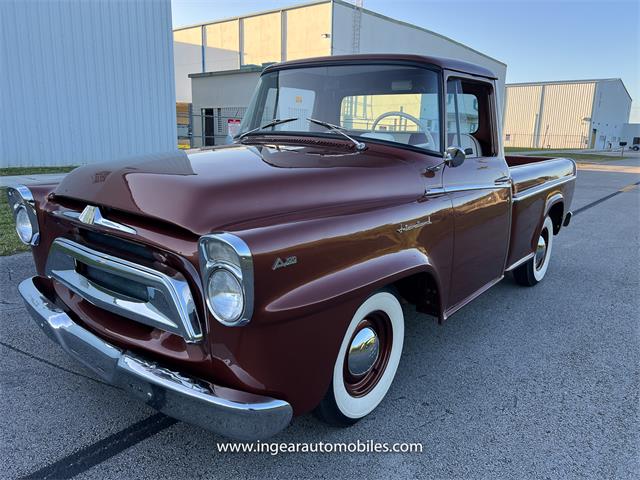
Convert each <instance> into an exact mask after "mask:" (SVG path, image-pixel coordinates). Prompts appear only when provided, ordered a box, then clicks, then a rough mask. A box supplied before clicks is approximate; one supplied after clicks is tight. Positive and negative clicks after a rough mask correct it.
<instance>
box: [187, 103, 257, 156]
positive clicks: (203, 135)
mask: <svg viewBox="0 0 640 480" xmlns="http://www.w3.org/2000/svg"><path fill="white" fill-rule="evenodd" d="M246 111H247V108H246V107H199V106H193V105H191V104H178V106H177V108H176V119H177V125H178V147H179V148H200V147H212V146H214V145H225V144H227V143H230V140H231V137H232V136H233V135H234V134H235V133H236V131H234V128H235V129H237V128H238V127H239V124H240V121H241V120H242V118H243V117H244V114H245V112H246ZM230 130H231V131H230Z"/></svg>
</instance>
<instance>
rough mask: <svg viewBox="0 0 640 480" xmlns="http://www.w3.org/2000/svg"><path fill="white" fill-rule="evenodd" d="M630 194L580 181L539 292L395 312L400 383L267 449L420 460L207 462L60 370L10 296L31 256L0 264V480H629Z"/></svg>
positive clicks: (594, 180)
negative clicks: (401, 324)
mask: <svg viewBox="0 0 640 480" xmlns="http://www.w3.org/2000/svg"><path fill="white" fill-rule="evenodd" d="M639 180H640V174H638V173H619V172H597V171H580V172H579V177H578V183H577V188H576V195H575V198H574V203H573V210H574V211H575V212H577V214H576V216H575V217H574V218H573V221H572V223H571V226H570V227H569V228H567V229H566V230H564V231H563V232H562V234H561V235H560V236H559V237H556V241H555V242H554V251H553V258H552V261H551V265H550V267H549V271H548V273H547V277H546V278H545V280H544V282H542V283H541V284H539V285H538V286H536V287H534V288H523V287H519V286H517V285H515V283H514V282H513V281H512V280H511V279H510V278H509V277H507V278H505V280H503V281H502V282H501V283H500V284H498V285H497V286H495V287H494V288H492V289H491V290H490V291H488V292H487V293H485V294H483V295H482V296H481V297H479V298H478V299H477V300H475V301H474V302H473V303H472V304H470V305H468V306H467V307H465V308H463V309H462V310H461V311H460V312H458V313H457V314H456V315H455V316H453V317H452V318H451V319H450V320H449V321H448V322H447V323H445V324H444V325H442V326H438V325H437V324H436V323H435V322H434V320H433V319H432V318H431V317H427V316H424V315H420V314H417V313H415V312H414V311H412V310H411V309H409V308H407V309H405V315H406V322H407V325H406V339H405V350H404V353H403V358H402V361H401V363H400V368H399V372H398V376H397V377H396V380H395V382H394V384H393V386H392V388H391V391H390V393H389V395H388V396H387V398H386V399H385V400H384V401H383V403H382V404H381V405H380V407H379V408H378V409H377V410H376V411H375V412H374V413H373V414H372V415H371V416H370V417H368V418H367V419H365V420H363V421H361V422H360V423H358V424H356V425H355V426H353V427H351V428H349V429H335V428H331V427H327V426H325V425H324V424H322V423H320V422H319V421H318V420H316V419H315V418H314V417H313V416H311V415H308V416H304V417H302V418H298V419H295V420H294V422H293V424H292V425H291V426H290V427H289V428H288V429H287V430H285V431H284V432H283V433H281V434H280V435H278V436H277V437H275V438H274V439H273V441H278V442H314V441H325V442H350V441H357V440H360V441H367V440H374V441H386V442H421V443H423V445H424V450H423V452H422V453H419V454H418V453H406V454H390V453H388V454H380V453H377V454H376V453H369V454H357V453H352V454H346V453H345V454H325V455H321V454H281V455H279V456H272V455H269V454H268V453H262V454H238V453H236V454H232V453H226V454H222V453H219V452H218V451H217V450H216V442H218V441H225V440H224V439H222V438H221V437H217V436H215V435H213V434H211V433H209V432H207V431H204V430H201V429H198V428H196V427H192V426H190V425H187V424H184V423H180V422H174V421H173V420H171V419H168V418H166V417H164V416H162V415H160V414H157V413H156V412H155V411H153V410H152V409H151V408H149V407H147V406H146V405H144V404H141V403H139V402H137V401H134V400H131V399H129V398H128V397H126V396H125V395H123V394H122V393H121V392H120V391H119V390H117V389H115V388H113V387H110V386H108V385H105V384H103V383H101V382H100V381H99V380H96V379H95V378H93V377H92V374H91V373H89V372H88V371H86V370H84V369H83V368H81V367H80V366H79V365H77V364H75V363H74V362H73V361H72V360H71V359H69V358H67V356H66V355H65V354H64V353H62V351H61V350H60V349H59V348H58V347H57V346H56V345H54V344H53V343H52V342H51V341H49V340H48V339H47V338H46V337H45V336H44V334H43V333H42V332H41V331H40V330H39V328H38V327H37V326H36V325H35V324H34V323H33V322H32V321H31V319H30V318H28V315H27V313H26V311H25V309H24V308H23V306H22V302H21V300H20V299H19V297H18V293H17V290H16V285H17V284H18V282H19V281H20V280H22V279H23V278H26V277H27V276H30V275H32V274H33V267H32V261H31V257H30V255H29V254H20V255H15V256H11V257H0V276H1V278H2V279H3V280H2V284H1V288H0V317H1V321H0V355H1V357H0V358H2V362H0V370H1V371H0V385H1V387H2V388H1V392H0V393H1V394H0V440H1V441H0V443H1V444H0V457H1V458H2V459H3V461H2V462H1V463H0V476H1V477H2V478H16V477H24V476H31V477H32V478H35V477H38V478H43V477H44V478H61V477H65V476H66V477H68V476H72V475H78V478H123V477H124V478H167V477H173V478H185V477H201V478H204V477H206V478H225V479H231V478H271V477H277V478H300V477H309V476H312V477H329V478H344V477H349V478H378V477H383V478H395V477H397V478H472V479H476V478H518V479H520V478H569V477H573V478H578V477H580V478H640V296H639V293H638V292H639V286H640V273H639V266H640V249H639V245H640V238H639V233H640V188H638V185H637V182H638V181H639ZM634 184H636V185H635V186H633V185H634ZM625 187H626V188H625Z"/></svg>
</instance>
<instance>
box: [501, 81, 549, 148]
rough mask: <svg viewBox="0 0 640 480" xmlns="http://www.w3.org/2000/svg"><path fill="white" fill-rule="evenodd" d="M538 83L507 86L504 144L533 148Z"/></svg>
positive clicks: (538, 106)
mask: <svg viewBox="0 0 640 480" xmlns="http://www.w3.org/2000/svg"><path fill="white" fill-rule="evenodd" d="M541 93H542V87H541V86H540V85H527V86H521V87H507V89H506V106H505V116H504V146H505V147H526V148H533V147H535V145H534V132H535V130H536V124H537V122H538V114H539V111H540V95H541Z"/></svg>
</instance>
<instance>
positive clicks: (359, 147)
mask: <svg viewBox="0 0 640 480" xmlns="http://www.w3.org/2000/svg"><path fill="white" fill-rule="evenodd" d="M307 120H308V121H310V122H311V123H315V124H316V125H321V126H323V127H326V128H328V129H329V130H331V131H333V132H336V133H339V134H340V135H342V136H343V137H345V138H347V139H349V140H350V141H351V142H353V144H354V145H355V147H356V150H358V151H359V152H360V151H362V150H364V149H365V148H367V146H366V145H365V144H364V143H362V142H359V141H357V140H356V139H355V138H353V137H351V136H349V135H347V134H346V133H345V132H344V130H345V129H344V128H342V127H340V126H338V125H334V124H333V123H329V122H323V121H322V120H316V119H315V118H307Z"/></svg>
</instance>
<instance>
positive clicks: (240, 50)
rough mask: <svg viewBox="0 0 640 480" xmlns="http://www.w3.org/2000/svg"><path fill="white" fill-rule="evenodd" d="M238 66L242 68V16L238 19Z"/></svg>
mask: <svg viewBox="0 0 640 480" xmlns="http://www.w3.org/2000/svg"><path fill="white" fill-rule="evenodd" d="M238 35H239V37H240V38H238V61H239V66H238V68H242V65H244V18H240V19H239V20H238Z"/></svg>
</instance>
